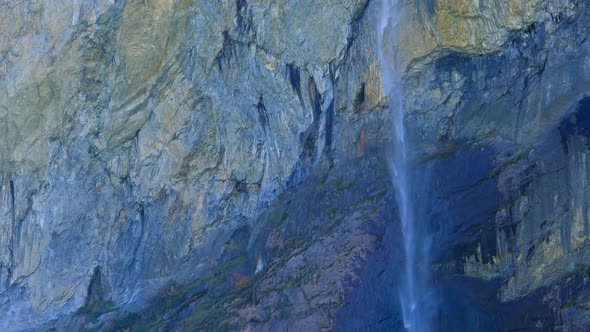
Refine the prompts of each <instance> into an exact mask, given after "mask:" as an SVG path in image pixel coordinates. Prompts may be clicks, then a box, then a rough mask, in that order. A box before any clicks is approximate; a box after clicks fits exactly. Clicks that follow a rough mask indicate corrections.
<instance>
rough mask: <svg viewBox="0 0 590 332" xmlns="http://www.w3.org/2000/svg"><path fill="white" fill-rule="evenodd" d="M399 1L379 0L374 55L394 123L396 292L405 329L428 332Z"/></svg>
mask: <svg viewBox="0 0 590 332" xmlns="http://www.w3.org/2000/svg"><path fill="white" fill-rule="evenodd" d="M400 2H401V1H400V0H381V8H380V13H379V26H378V27H377V33H378V35H377V52H378V58H379V64H380V66H381V73H382V79H383V91H384V94H385V95H386V97H387V98H388V100H389V103H390V104H389V106H390V108H391V112H392V116H393V118H392V120H393V130H394V133H393V149H392V151H391V152H392V156H391V159H390V162H389V166H390V171H391V174H392V180H393V185H394V187H395V190H396V195H397V203H398V206H399V213H400V220H401V229H402V233H403V234H402V235H403V241H404V244H403V249H404V255H405V261H404V266H403V277H402V283H401V287H400V291H399V296H400V302H401V308H402V315H403V322H404V327H405V328H406V330H408V331H428V330H429V323H428V320H429V318H428V315H426V313H425V309H424V304H425V303H424V301H425V298H426V294H425V291H424V287H423V286H424V285H423V283H424V280H425V275H424V274H425V273H426V270H427V269H425V268H420V267H419V266H420V265H423V264H424V263H425V262H420V261H419V260H421V259H420V257H422V258H424V257H425V254H426V253H427V248H426V247H424V246H422V248H421V250H420V249H419V247H420V244H419V242H420V241H418V240H419V239H417V225H416V220H415V214H414V209H413V205H412V203H413V202H412V190H411V187H410V186H411V184H410V182H409V175H408V173H409V165H408V147H407V144H406V131H405V125H404V107H403V106H404V103H403V89H402V84H401V75H400V71H399V70H400V68H399V65H398V61H396V53H397V52H396V49H397V45H396V44H397V43H396V42H394V40H395V35H396V32H397V28H398V24H399V21H400V18H401V3H400Z"/></svg>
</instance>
